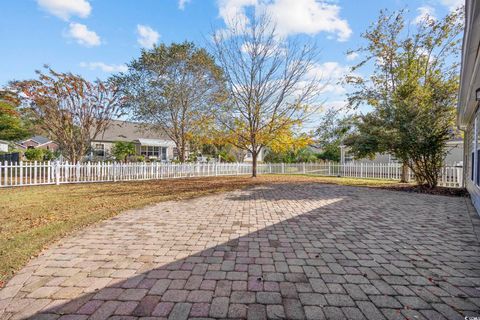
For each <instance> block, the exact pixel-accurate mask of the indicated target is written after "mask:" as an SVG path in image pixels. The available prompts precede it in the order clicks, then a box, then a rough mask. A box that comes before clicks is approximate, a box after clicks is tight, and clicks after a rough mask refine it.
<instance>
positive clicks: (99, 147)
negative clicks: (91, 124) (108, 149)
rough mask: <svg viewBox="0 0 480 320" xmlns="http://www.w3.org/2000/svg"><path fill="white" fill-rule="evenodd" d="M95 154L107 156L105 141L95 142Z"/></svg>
mask: <svg viewBox="0 0 480 320" xmlns="http://www.w3.org/2000/svg"><path fill="white" fill-rule="evenodd" d="M95 155H96V156H97V157H104V156H105V145H104V144H103V143H96V144H95Z"/></svg>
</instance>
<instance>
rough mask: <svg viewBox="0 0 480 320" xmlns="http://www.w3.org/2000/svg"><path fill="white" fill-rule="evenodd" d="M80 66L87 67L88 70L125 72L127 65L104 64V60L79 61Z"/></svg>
mask: <svg viewBox="0 0 480 320" xmlns="http://www.w3.org/2000/svg"><path fill="white" fill-rule="evenodd" d="M80 66H81V67H82V68H88V69H90V70H96V69H100V70H102V71H103V72H107V73H112V72H126V71H127V70H128V67H127V66H126V65H124V64H106V63H104V62H81V63H80Z"/></svg>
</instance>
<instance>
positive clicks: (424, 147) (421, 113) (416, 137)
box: [346, 9, 463, 188]
mask: <svg viewBox="0 0 480 320" xmlns="http://www.w3.org/2000/svg"><path fill="white" fill-rule="evenodd" d="M410 25H411V24H410V23H406V22H405V11H400V12H395V13H392V14H388V13H387V12H383V11H382V12H381V13H380V17H379V19H378V21H377V23H375V24H373V25H372V27H370V28H369V29H368V30H367V31H366V32H365V33H364V34H363V35H362V36H363V38H364V39H365V40H366V42H367V44H366V46H365V47H362V48H360V49H358V50H357V51H358V52H359V53H360V54H361V55H362V56H364V57H365V59H364V60H363V61H361V62H360V63H359V64H358V65H356V66H355V67H354V68H353V71H354V72H355V71H356V70H357V69H359V68H361V67H363V66H365V65H368V64H370V65H371V66H372V67H373V73H372V74H371V76H369V77H368V78H362V77H360V76H358V75H357V76H348V77H347V79H346V80H347V83H349V84H351V85H353V87H354V88H355V91H354V92H352V93H351V94H350V95H349V102H350V105H351V106H354V107H356V106H358V105H360V104H368V105H370V106H372V107H373V111H371V112H369V113H367V114H364V115H360V116H359V117H358V118H357V119H356V120H357V121H356V124H357V131H356V133H354V134H352V135H351V136H350V137H348V139H347V140H346V144H347V145H349V146H350V149H351V151H352V152H353V153H354V154H355V155H356V156H358V157H364V156H369V155H373V154H374V153H376V152H388V153H390V154H393V155H394V156H395V157H397V158H398V159H400V160H401V161H402V162H403V163H404V167H405V168H406V167H407V166H408V168H410V169H411V170H412V172H413V173H414V175H415V178H416V181H417V182H418V183H419V184H426V185H427V186H429V187H432V188H433V187H435V186H436V185H437V181H438V177H439V173H440V169H441V166H442V165H443V159H444V157H445V155H446V141H447V140H449V139H450V138H451V137H453V136H454V134H455V130H454V119H455V106H456V101H457V99H456V97H457V92H458V85H459V76H458V75H459V59H458V54H459V52H460V44H461V39H460V37H459V35H460V32H461V31H462V27H463V25H462V10H461V9H459V10H457V11H455V12H452V13H450V14H448V15H447V16H446V17H445V18H443V19H440V20H435V19H432V18H431V17H428V16H426V17H425V18H424V19H423V21H421V22H420V23H418V24H417V25H416V26H415V27H411V26H410ZM406 26H408V28H407V27H406Z"/></svg>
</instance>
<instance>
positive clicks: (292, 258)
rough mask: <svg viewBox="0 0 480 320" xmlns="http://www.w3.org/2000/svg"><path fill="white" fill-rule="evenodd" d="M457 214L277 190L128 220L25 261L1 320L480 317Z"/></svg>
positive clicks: (428, 203)
mask: <svg viewBox="0 0 480 320" xmlns="http://www.w3.org/2000/svg"><path fill="white" fill-rule="evenodd" d="M467 201H468V200H466V199H463V198H453V197H442V196H431V195H420V194H409V193H403V192H393V191H385V190H372V189H366V188H353V187H342V186H334V185H320V184H289V185H287V184H283V185H268V186H262V187H256V188H255V189H250V190H244V191H236V192H230V193H224V194H219V195H214V196H208V197H202V198H198V199H193V200H185V201H170V202H164V203H160V204H158V205H155V206H152V207H148V208H145V209H140V210H131V211H128V212H125V213H123V214H121V215H119V216H117V217H115V218H113V219H111V220H108V221H106V222H103V223H101V224H98V225H96V226H94V227H91V228H87V229H85V230H83V231H81V232H79V233H77V234H75V235H73V236H71V237H68V238H65V239H63V240H62V241H60V242H59V243H58V244H57V245H55V246H53V247H52V248H50V249H49V250H47V251H45V252H44V253H43V254H42V255H41V256H40V257H38V258H36V259H34V260H32V261H31V262H30V263H29V265H28V266H26V267H25V268H24V269H23V270H22V271H20V272H19V273H18V274H17V275H16V276H15V277H14V278H13V279H12V280H11V281H10V282H9V283H8V284H7V286H6V287H5V288H4V289H2V290H1V291H0V314H2V313H3V315H1V316H0V317H1V318H2V319H20V318H31V319H62V320H63V319H75V320H76V319H107V318H111V319H137V318H138V319H139V318H142V317H152V319H164V318H168V319H187V318H222V319H224V318H237V319H245V318H248V319H266V318H271V319H325V318H326V319H369V320H374V319H419V320H420V319H464V317H465V316H479V317H480V311H479V310H480V254H479V247H480V246H479V242H478V238H477V236H476V233H475V230H477V231H478V223H479V221H478V220H479V219H478V218H476V216H475V214H474V213H473V212H472V208H471V206H470V205H469V204H468V203H467ZM473 225H477V229H475V228H473Z"/></svg>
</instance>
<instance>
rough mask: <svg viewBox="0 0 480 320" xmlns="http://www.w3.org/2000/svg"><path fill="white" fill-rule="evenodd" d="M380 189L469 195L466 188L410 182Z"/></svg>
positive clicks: (451, 195) (444, 194)
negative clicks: (430, 185)
mask: <svg viewBox="0 0 480 320" xmlns="http://www.w3.org/2000/svg"><path fill="white" fill-rule="evenodd" d="M379 188H381V189H386V190H394V191H403V192H412V193H424V194H434V195H439V196H449V197H469V196H470V195H469V194H468V191H467V189H465V188H448V187H436V188H433V189H431V188H428V187H427V186H417V185H411V184H395V185H390V186H381V187H379Z"/></svg>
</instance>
